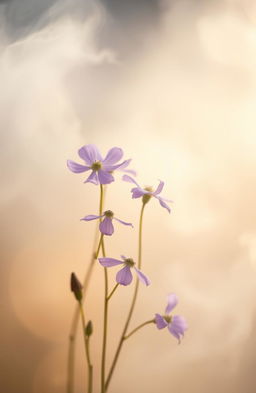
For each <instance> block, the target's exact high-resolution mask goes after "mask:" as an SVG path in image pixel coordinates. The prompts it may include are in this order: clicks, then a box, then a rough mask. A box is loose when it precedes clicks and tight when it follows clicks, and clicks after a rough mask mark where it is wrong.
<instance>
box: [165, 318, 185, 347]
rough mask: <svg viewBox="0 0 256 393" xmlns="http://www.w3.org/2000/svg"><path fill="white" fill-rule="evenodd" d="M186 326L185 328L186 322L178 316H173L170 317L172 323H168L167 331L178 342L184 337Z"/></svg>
mask: <svg viewBox="0 0 256 393" xmlns="http://www.w3.org/2000/svg"><path fill="white" fill-rule="evenodd" d="M187 328H188V326H187V322H186V320H185V319H184V318H183V317H181V316H180V315H174V316H173V317H172V322H171V323H169V325H168V330H169V332H170V333H171V334H172V335H173V336H174V337H176V338H177V339H178V340H179V342H180V339H181V336H183V335H184V332H185V330H187Z"/></svg>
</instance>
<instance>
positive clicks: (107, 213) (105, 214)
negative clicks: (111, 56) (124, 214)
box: [104, 210, 114, 218]
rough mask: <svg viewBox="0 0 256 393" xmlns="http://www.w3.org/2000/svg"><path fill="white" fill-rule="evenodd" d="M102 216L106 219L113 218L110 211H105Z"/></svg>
mask: <svg viewBox="0 0 256 393" xmlns="http://www.w3.org/2000/svg"><path fill="white" fill-rule="evenodd" d="M104 216H105V217H108V218H113V217H114V213H113V212H112V211H111V210H106V211H105V212H104Z"/></svg>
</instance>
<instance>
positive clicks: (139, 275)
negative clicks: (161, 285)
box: [134, 266, 151, 286]
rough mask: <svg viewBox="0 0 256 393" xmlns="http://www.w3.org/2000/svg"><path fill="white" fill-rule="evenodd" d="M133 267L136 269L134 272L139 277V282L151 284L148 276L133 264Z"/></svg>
mask: <svg viewBox="0 0 256 393" xmlns="http://www.w3.org/2000/svg"><path fill="white" fill-rule="evenodd" d="M134 269H135V271H136V273H137V276H138V277H139V279H140V281H141V282H143V284H145V285H147V286H148V285H150V284H151V281H150V280H149V278H148V277H147V276H145V274H143V273H142V272H141V271H140V270H139V269H137V268H136V267H135V266H134Z"/></svg>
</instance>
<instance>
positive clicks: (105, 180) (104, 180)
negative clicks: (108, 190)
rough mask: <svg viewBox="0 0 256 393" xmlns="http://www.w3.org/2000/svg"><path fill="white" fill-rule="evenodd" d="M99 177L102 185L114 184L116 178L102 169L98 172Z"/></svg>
mask: <svg viewBox="0 0 256 393" xmlns="http://www.w3.org/2000/svg"><path fill="white" fill-rule="evenodd" d="M98 177H99V181H100V184H109V183H112V181H114V180H115V179H114V177H113V176H112V175H111V174H110V173H108V172H107V171H105V170H103V169H100V170H99V171H98Z"/></svg>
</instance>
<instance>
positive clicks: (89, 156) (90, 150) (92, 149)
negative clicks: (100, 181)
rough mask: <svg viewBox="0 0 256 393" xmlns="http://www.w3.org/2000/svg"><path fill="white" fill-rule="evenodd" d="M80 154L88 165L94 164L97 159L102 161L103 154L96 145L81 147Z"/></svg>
mask: <svg viewBox="0 0 256 393" xmlns="http://www.w3.org/2000/svg"><path fill="white" fill-rule="evenodd" d="M78 154H79V156H80V157H81V158H82V159H83V160H84V161H85V162H86V163H87V164H88V165H92V164H93V163H94V162H95V161H102V157H101V154H100V152H99V150H98V148H97V147H96V146H95V145H85V146H83V147H81V148H80V149H79V150H78Z"/></svg>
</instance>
